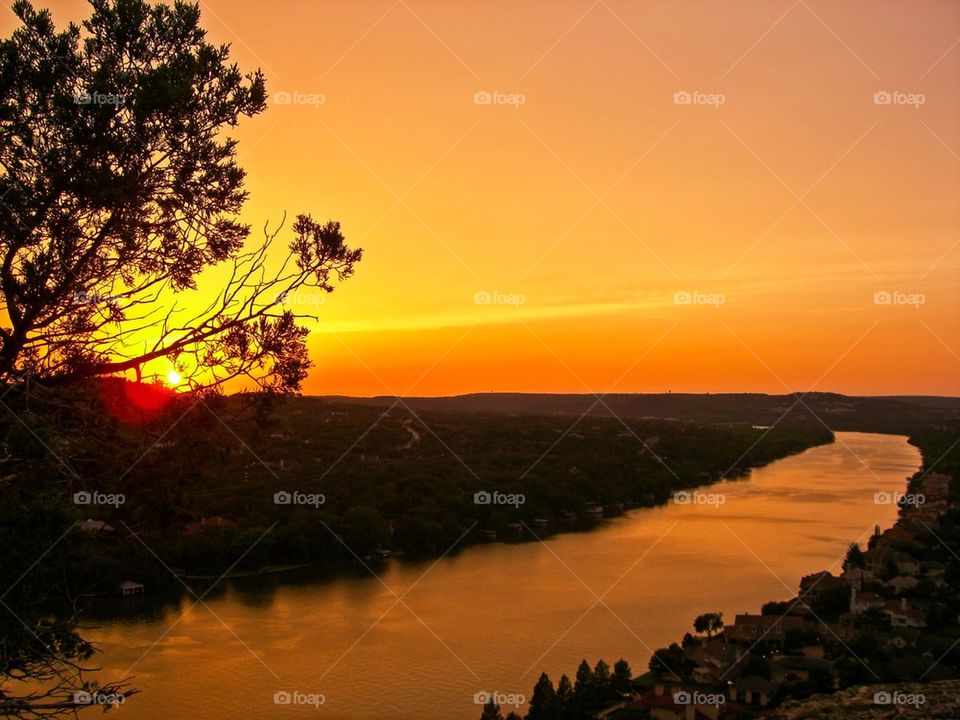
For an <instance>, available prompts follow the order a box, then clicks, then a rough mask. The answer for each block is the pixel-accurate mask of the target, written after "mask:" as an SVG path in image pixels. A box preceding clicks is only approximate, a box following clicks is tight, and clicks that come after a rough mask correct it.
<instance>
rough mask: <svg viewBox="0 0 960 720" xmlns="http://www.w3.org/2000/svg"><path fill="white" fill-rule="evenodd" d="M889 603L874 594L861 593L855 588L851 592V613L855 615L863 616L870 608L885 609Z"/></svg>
mask: <svg viewBox="0 0 960 720" xmlns="http://www.w3.org/2000/svg"><path fill="white" fill-rule="evenodd" d="M886 602H887V601H886V600H885V599H884V598H882V597H880V596H879V595H877V594H876V593H872V592H859V591H858V590H857V589H856V588H853V589H852V590H851V592H850V612H852V613H853V614H854V615H862V614H863V613H865V612H866V611H867V610H869V609H870V608H879V609H883V606H884V604H885V603H886Z"/></svg>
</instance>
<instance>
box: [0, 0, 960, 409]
mask: <svg viewBox="0 0 960 720" xmlns="http://www.w3.org/2000/svg"><path fill="white" fill-rule="evenodd" d="M37 4H39V5H44V4H46V3H44V2H42V1H41V2H38V3H37ZM49 6H50V7H51V8H52V10H53V12H54V18H55V20H56V21H57V23H58V24H63V23H65V22H66V21H68V20H79V19H81V18H82V17H84V16H85V15H86V14H88V6H87V5H86V3H84V2H80V1H66V0H58V1H55V2H49ZM201 8H202V11H203V15H202V22H203V24H204V26H205V27H206V28H208V30H209V33H210V36H211V38H212V39H213V40H214V41H217V42H228V43H231V44H232V47H233V59H234V60H235V61H236V62H238V63H239V65H240V66H241V68H242V69H244V70H253V69H255V68H256V67H260V68H261V69H262V70H263V71H264V73H265V75H266V77H267V87H268V92H269V94H270V96H271V102H270V107H269V108H268V110H267V111H266V112H265V113H263V114H262V115H260V116H259V117H256V118H254V119H251V120H247V121H245V122H244V123H243V124H241V126H240V127H239V128H238V129H237V130H236V136H237V137H238V138H239V139H240V156H239V157H240V164H241V165H242V166H244V167H245V169H246V170H247V172H248V178H247V186H248V189H249V191H250V199H249V201H248V203H247V205H246V208H245V211H244V219H245V220H246V221H247V222H249V223H251V224H252V225H253V226H254V228H255V231H254V233H255V234H254V237H253V238H252V240H259V239H260V238H261V237H262V236H261V235H260V228H261V227H262V225H263V223H264V222H265V221H267V220H271V221H273V222H276V221H277V220H279V218H280V217H281V216H282V214H283V212H284V211H287V212H288V214H289V215H290V216H291V217H292V215H294V214H296V213H297V212H311V213H312V214H313V215H314V216H315V217H317V218H321V219H326V218H328V217H329V218H333V219H337V220H339V221H341V223H342V224H343V228H344V232H345V234H346V235H347V237H348V240H349V242H350V243H351V244H352V245H358V246H362V247H363V248H364V250H365V255H364V259H363V261H362V262H361V263H360V265H358V267H357V273H356V276H355V277H354V278H351V279H350V280H349V281H347V282H346V283H345V284H343V285H342V286H340V287H338V289H337V290H336V291H335V292H334V293H333V294H332V295H331V296H329V297H327V298H326V300H325V302H323V303H322V305H321V304H317V303H318V298H317V297H316V296H312V295H304V296H303V297H299V298H295V301H296V307H297V308H299V309H302V310H304V311H307V312H309V311H311V310H315V311H317V312H318V313H319V315H320V316H321V321H320V322H319V323H311V328H312V329H313V333H312V335H311V338H310V341H309V342H310V348H311V352H312V356H313V358H314V361H315V363H316V367H315V368H314V369H313V371H312V373H311V375H310V377H309V378H308V380H307V381H306V382H305V384H304V391H305V392H307V393H314V394H319V393H324V394H326V393H338V394H350V395H378V394H400V395H448V394H456V393H462V392H478V391H491V390H496V391H547V392H588V391H592V392H606V391H616V392H662V391H667V390H672V391H674V392H679V391H688V392H738V391H759V392H774V393H780V392H785V391H805V390H809V389H815V390H824V391H826V390H829V391H839V392H846V393H852V394H951V395H956V394H960V283H958V278H960V243H958V241H960V94H958V92H957V88H958V87H960V45H958V40H960V4H958V3H956V2H947V1H944V2H931V1H923V2H912V3H903V2H900V1H899V0H898V1H894V2H873V3H862V2H844V3H837V2H813V1H811V2H804V1H803V0H798V1H797V2H791V1H790V0H786V1H769V0H762V1H760V0H758V1H756V2H747V1H742V0H737V1H736V2H724V3H717V2H708V1H704V2H694V1H685V2H682V3H678V2H673V1H672V0H671V1H668V2H624V1H622V0H597V1H596V2H593V1H592V0H576V1H574V0H570V1H568V0H543V1H530V2H516V0H487V1H485V2H467V1H465V0H464V1H455V0H442V1H439V0H438V1H436V2H434V1H424V0H395V1H393V0H383V1H380V0H376V1H374V0H369V1H368V0H332V1H329V0H328V1H324V2H316V1H310V0H302V1H294V0H283V1H282V2H275V3H266V2H262V1H261V0H258V1H256V2H254V1H253V0H206V1H205V2H203V3H201ZM14 24H15V18H14V17H13V15H12V13H10V12H7V13H6V14H5V15H4V16H2V27H0V30H2V31H3V32H4V34H9V32H10V31H11V30H12V28H13V27H14ZM477 93H497V95H495V99H496V100H498V101H500V100H502V101H504V103H503V104H500V103H498V102H494V103H488V104H485V103H483V102H480V103H479V104H478V102H476V99H480V100H481V101H482V100H484V99H487V98H489V97H490V96H489V95H480V96H479V98H478V96H477V95H476V94H477ZM677 93H689V94H690V95H687V96H679V97H678V96H677ZM877 93H893V95H892V96H891V95H879V96H877V95H876V94H877ZM686 97H692V100H693V101H692V102H691V103H689V104H684V103H682V102H677V101H675V100H678V99H679V100H682V99H684V98H686ZM285 99H289V100H290V101H291V102H289V103H286V104H285V103H284V102H283V101H284V100H285ZM886 99H890V100H891V102H889V103H884V102H883V101H884V100H886ZM321 100H322V102H320V101H321ZM521 100H522V104H521V103H520V101H521ZM511 101H512V104H510V102H511ZM207 280H209V281H210V285H209V286H208V287H207V288H206V289H207V290H208V291H209V290H211V289H212V288H214V287H215V285H216V274H215V273H213V274H211V275H210V276H208V278H207ZM204 288H205V286H203V285H202V286H201V288H200V290H201V293H202V292H203V290H204ZM678 293H680V294H681V295H679V297H680V299H686V298H690V299H692V301H693V302H691V303H690V304H683V303H682V302H681V303H678V302H677V301H676V299H677V298H678ZM683 293H687V294H686V295H683ZM878 294H879V295H878ZM478 299H479V300H481V302H478V301H477V300H478ZM486 299H489V300H490V302H488V303H486V302H482V301H483V300H486ZM878 299H879V302H878ZM888 299H889V300H890V302H889V303H885V302H884V300H888ZM721 301H722V302H721Z"/></svg>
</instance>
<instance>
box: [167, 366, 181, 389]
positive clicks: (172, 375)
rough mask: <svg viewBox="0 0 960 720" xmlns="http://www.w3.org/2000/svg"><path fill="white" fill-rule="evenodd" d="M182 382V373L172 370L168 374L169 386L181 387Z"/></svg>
mask: <svg viewBox="0 0 960 720" xmlns="http://www.w3.org/2000/svg"><path fill="white" fill-rule="evenodd" d="M180 380H182V378H181V377H180V373H178V372H177V371H176V370H171V371H170V372H168V373H167V384H168V385H172V386H173V385H179V384H180Z"/></svg>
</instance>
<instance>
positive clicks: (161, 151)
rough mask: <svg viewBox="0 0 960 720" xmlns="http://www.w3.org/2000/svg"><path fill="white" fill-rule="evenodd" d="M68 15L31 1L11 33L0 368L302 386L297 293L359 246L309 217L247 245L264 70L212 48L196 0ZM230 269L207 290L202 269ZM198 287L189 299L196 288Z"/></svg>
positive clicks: (1, 164) (127, 3) (0, 97)
mask: <svg viewBox="0 0 960 720" xmlns="http://www.w3.org/2000/svg"><path fill="white" fill-rule="evenodd" d="M91 5H92V14H91V16H90V17H89V18H88V19H87V20H86V21H84V22H83V24H82V26H77V25H73V24H71V25H69V26H68V27H66V28H65V29H62V30H58V29H57V28H55V26H54V23H53V20H52V18H51V15H50V14H49V12H47V11H37V10H35V9H34V8H33V7H32V5H31V4H30V2H28V1H27V0H17V2H16V3H15V4H14V6H13V9H14V12H15V13H16V15H17V17H18V18H19V20H20V23H21V24H20V26H19V27H18V28H17V29H16V30H15V31H14V32H13V34H12V36H11V37H9V38H8V39H6V40H4V41H3V42H2V44H0V89H2V92H0V168H2V173H0V197H3V203H0V313H2V315H3V316H5V325H4V326H3V327H0V380H10V379H11V378H15V377H20V376H22V375H23V374H29V375H32V376H36V377H40V378H46V379H51V380H53V379H56V380H58V381H63V380H71V379H75V378H82V377H90V376H98V375H108V374H116V373H124V372H133V373H139V372H140V371H141V370H142V368H143V366H144V364H145V363H148V362H149V361H151V360H156V359H159V358H165V359H167V360H169V361H170V362H172V363H174V364H182V365H185V366H187V367H188V368H189V370H190V375H191V377H192V378H193V380H194V383H195V384H198V385H203V386H210V385H214V386H215V385H219V384H221V383H223V382H225V381H226V380H228V379H230V378H233V377H237V376H245V377H248V378H252V379H254V380H257V381H259V382H261V383H262V384H264V385H265V386H266V387H269V388H271V389H280V390H286V389H296V388H297V387H299V384H300V382H301V380H302V379H303V378H304V376H305V373H306V370H307V367H308V366H309V361H308V359H307V354H306V351H305V345H304V343H305V335H306V331H305V330H304V328H303V327H302V325H300V324H299V323H298V322H297V319H298V316H296V315H295V314H294V313H293V312H292V311H291V310H290V309H287V308H285V307H284V306H283V299H284V298H285V297H286V296H287V294H288V293H290V292H295V291H297V290H298V288H301V287H313V288H316V290H317V291H318V292H330V291H331V290H332V289H333V285H332V283H333V282H334V280H336V279H343V278H346V277H349V276H350V275H351V274H352V272H353V266H354V263H356V262H357V261H359V260H360V257H361V251H360V250H353V249H350V248H348V247H347V245H346V244H345V242H344V237H343V235H342V233H341V231H340V226H339V224H338V223H336V222H327V223H320V222H317V221H315V220H313V219H312V218H311V217H310V216H309V215H306V214H301V215H299V216H298V217H297V219H296V222H295V223H294V224H293V228H292V229H293V234H294V237H293V240H292V241H291V242H290V243H289V245H288V248H287V252H286V253H283V255H284V259H282V260H281V261H280V262H279V263H278V265H277V266H276V267H274V268H273V269H269V268H268V265H269V262H268V261H269V259H270V258H269V257H268V256H270V255H271V253H270V251H271V249H272V247H273V244H274V241H275V239H276V237H277V233H278V232H279V229H277V230H274V231H273V232H270V231H269V230H268V229H267V228H266V227H265V228H264V235H265V237H264V240H263V241H262V242H261V243H259V244H257V245H256V246H255V247H253V248H247V247H246V240H247V238H248V236H249V233H250V227H249V226H248V225H245V224H243V223H241V222H240V221H239V220H238V219H237V213H239V212H240V210H241V208H242V206H243V203H244V201H245V199H246V197H247V192H246V190H245V189H244V177H245V174H244V171H243V169H242V168H241V167H240V166H239V165H238V163H237V152H236V151H237V141H236V140H235V139H233V138H230V137H227V136H226V135H225V134H224V133H225V131H228V130H229V129H230V128H233V127H234V126H236V125H237V123H238V122H239V120H240V119H241V118H243V117H251V116H254V115H257V114H258V113H260V112H262V111H263V110H264V109H265V107H266V91H265V84H264V78H263V76H262V74H261V73H260V72H259V71H255V72H252V73H248V74H243V73H241V71H240V70H239V69H238V67H237V66H236V65H235V64H231V63H230V62H229V47H228V46H225V45H222V46H216V45H212V44H210V43H209V42H208V41H207V40H206V37H205V32H204V30H203V28H202V27H201V26H200V10H199V6H197V5H191V4H188V3H185V2H181V1H179V0H178V1H177V2H174V3H173V4H170V5H168V4H162V3H158V4H155V5H152V4H150V3H148V2H146V0H91ZM213 266H220V267H222V268H223V273H224V275H225V277H226V280H225V281H224V283H223V285H222V287H221V288H220V289H219V290H218V291H216V292H214V293H212V294H211V295H212V296H207V297H206V298H205V299H200V298H198V297H197V293H191V291H193V290H196V289H197V282H198V277H199V276H200V274H201V273H202V272H203V271H204V270H207V269H208V268H210V267H213ZM184 297H186V299H183V298H184Z"/></svg>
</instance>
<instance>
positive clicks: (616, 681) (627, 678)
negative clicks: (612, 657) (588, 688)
mask: <svg viewBox="0 0 960 720" xmlns="http://www.w3.org/2000/svg"><path fill="white" fill-rule="evenodd" d="M632 680H633V671H631V670H630V664H629V663H628V662H627V661H626V660H624V659H623V658H620V659H619V660H617V661H616V662H615V663H614V664H613V678H612V679H611V687H612V688H613V690H614V692H617V693H621V694H622V693H626V692H629V691H630V683H631V682H632Z"/></svg>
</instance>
